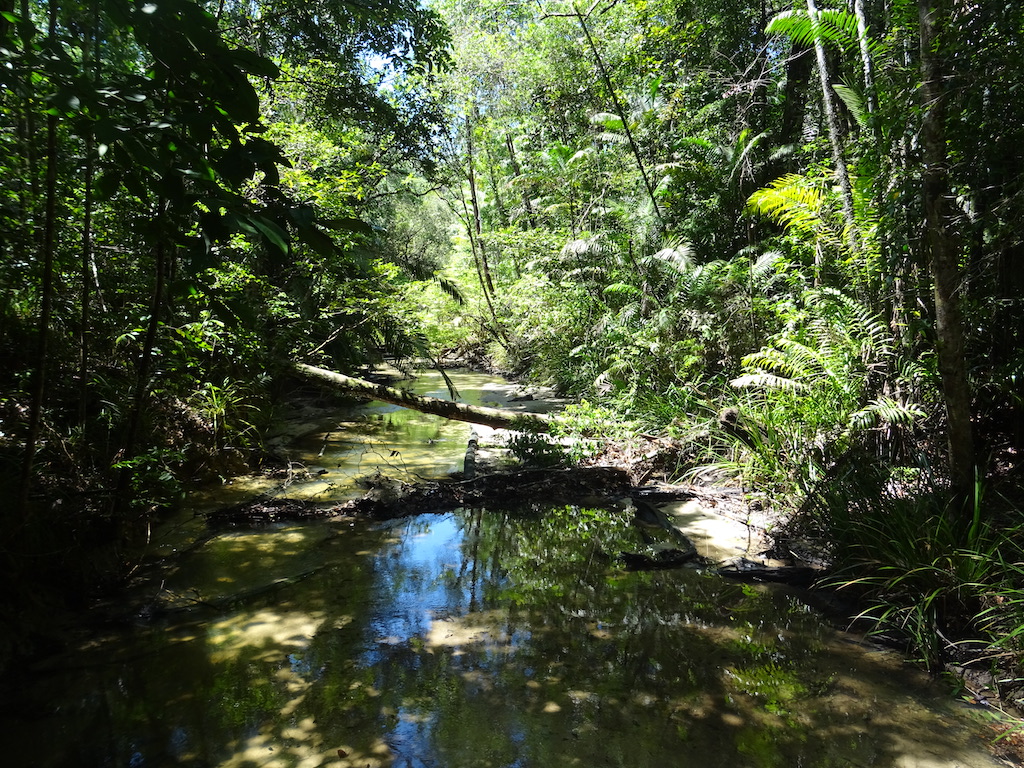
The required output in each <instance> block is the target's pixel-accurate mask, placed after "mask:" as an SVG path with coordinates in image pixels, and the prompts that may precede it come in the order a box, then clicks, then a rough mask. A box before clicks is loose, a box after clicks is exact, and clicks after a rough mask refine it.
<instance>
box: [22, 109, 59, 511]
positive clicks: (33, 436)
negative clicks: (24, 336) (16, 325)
mask: <svg viewBox="0 0 1024 768" xmlns="http://www.w3.org/2000/svg"><path fill="white" fill-rule="evenodd" d="M56 238H57V117H56V116H55V115H49V116H48V117H47V122H46V207H45V212H44V219H43V264H42V270H43V274H42V278H41V283H42V287H41V289H40V290H41V306H40V309H39V322H38V324H37V331H36V332H37V334H38V336H39V340H38V347H37V349H36V359H35V370H34V371H33V373H32V376H33V381H32V404H31V406H30V409H29V419H28V434H27V435H26V437H25V452H24V454H23V457H22V463H21V482H20V484H19V497H18V506H17V510H18V517H19V519H21V520H24V519H26V518H27V517H28V510H29V503H28V500H29V492H30V490H31V487H32V470H33V467H34V465H35V457H36V447H37V445H38V443H39V431H40V427H41V425H42V419H43V405H44V402H45V400H46V366H47V364H48V362H49V357H50V321H51V315H52V314H53V271H54V256H55V251H56Z"/></svg>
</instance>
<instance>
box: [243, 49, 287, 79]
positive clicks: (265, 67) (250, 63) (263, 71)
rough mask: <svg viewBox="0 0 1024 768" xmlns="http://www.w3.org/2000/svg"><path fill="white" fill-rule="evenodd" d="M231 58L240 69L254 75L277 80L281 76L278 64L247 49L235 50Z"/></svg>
mask: <svg viewBox="0 0 1024 768" xmlns="http://www.w3.org/2000/svg"><path fill="white" fill-rule="evenodd" d="M231 58H233V59H234V60H235V64H236V65H237V66H238V68H239V69H241V70H244V71H245V72H248V73H249V74H252V75H258V76H260V77H270V78H274V79H276V78H277V77H279V76H280V74H281V70H280V69H279V68H278V66H277V64H275V63H274V62H272V61H271V60H270V59H268V58H266V57H265V56H260V55H259V54H258V53H256V52H255V51H250V50H249V49H247V48H235V49H234V50H232V51H231Z"/></svg>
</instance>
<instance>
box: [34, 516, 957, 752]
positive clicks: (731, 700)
mask: <svg viewBox="0 0 1024 768" xmlns="http://www.w3.org/2000/svg"><path fill="white" fill-rule="evenodd" d="M630 519H631V514H630V513H628V512H625V511H621V510H608V511H606V510H591V511H587V510H583V511H580V510H576V509H573V508H566V509H558V510H553V511H551V512H549V513H537V514H522V515H513V514H498V513H490V512H486V511H481V510H474V511H467V512H465V513H459V514H457V515H447V516H444V517H430V516H424V517H420V518H416V519H413V520H409V521H404V522H402V523H399V524H396V525H394V526H393V527H392V528H389V529H387V530H385V531H382V532H381V533H379V534H374V535H365V534H364V535H352V536H350V535H348V534H344V535H341V536H337V537H329V538H327V539H322V540H320V539H318V538H317V537H314V539H317V541H318V543H317V542H313V540H312V539H311V540H310V541H311V542H313V543H311V546H316V547H317V548H318V549H317V551H318V552H321V553H322V554H323V557H324V561H323V563H321V567H320V568H319V570H317V571H316V573H315V574H314V575H313V576H311V577H310V578H308V579H305V580H304V581H301V582H298V583H294V584H290V585H288V586H287V587H286V588H284V589H282V590H279V591H277V592H275V593H268V594H266V595H264V596H262V597H260V598H259V599H258V600H255V601H252V602H251V603H250V604H248V605H245V606H240V607H239V608H238V609H237V610H236V611H232V612H229V613H227V614H225V613H224V612H223V611H219V612H215V611H209V610H206V611H197V612H196V613H195V614H194V616H193V618H194V619H195V621H194V623H192V624H191V625H187V626H186V625H182V626H180V627H179V628H178V629H176V630H173V631H166V632H153V633H151V634H150V635H149V636H148V637H146V638H144V639H143V638H137V648H138V649H143V650H142V651H141V652H142V654H143V655H142V657H141V658H132V659H131V660H130V661H125V662H124V663H120V664H110V665H108V666H106V667H102V668H101V672H98V673H97V674H95V675H92V676H90V677H89V678H88V681H87V682H85V683H83V682H81V681H80V682H79V684H81V685H86V686H91V691H92V692H91V693H89V694H83V695H82V697H81V700H82V701H84V702H85V703H84V704H82V706H83V708H91V709H90V714H88V716H83V717H82V718H81V719H80V730H81V733H82V734H83V735H82V737H81V741H80V742H79V743H78V744H77V745H76V749H77V755H78V756H79V757H82V758H83V759H85V760H86V762H89V761H90V760H91V762H92V763H94V764H104V762H111V761H112V762H113V764H122V765H127V764H129V763H130V761H131V760H132V759H133V756H135V755H136V754H138V755H139V756H140V758H139V759H144V760H145V764H146V765H171V764H184V765H219V766H249V765H260V766H268V767H270V766H279V765H280V766H297V765H299V764H300V763H303V762H304V761H305V763H308V764H315V763H317V761H319V762H320V764H324V765H327V764H330V765H336V766H339V765H340V766H346V765H347V766H358V767H359V768H365V766H366V765H371V766H374V768H376V766H382V765H395V766H405V765H414V766H419V765H423V766H445V768H465V767H467V766H513V765H520V766H554V765H569V766H571V765H581V766H605V765H608V766H629V767H630V768H643V766H654V765H659V766H661V765H677V764H687V765H689V764H691V763H697V764H700V765H702V766H709V767H710V766H730V768H731V767H732V766H748V765H749V766H775V765H796V764H803V765H808V766H815V765H818V766H824V765H837V764H850V763H859V764H865V765H867V764H870V765H878V766H885V765H894V764H895V762H896V759H897V756H898V755H899V754H902V752H901V751H900V750H906V749H908V747H907V746H906V745H907V744H910V745H914V744H915V743H916V744H920V743H921V742H922V740H926V741H927V742H929V743H930V744H932V749H934V750H936V751H937V754H940V755H942V754H943V753H945V754H946V755H953V754H955V753H956V752H957V750H958V746H957V744H956V742H955V738H954V737H953V735H952V734H951V732H948V731H944V730H943V725H942V724H941V723H939V721H938V720H937V719H936V718H935V717H934V716H932V715H930V714H928V713H926V712H924V711H923V710H921V709H919V708H915V707H914V706H913V705H912V704H911V703H910V702H909V700H907V699H904V698H902V693H901V692H899V691H894V690H893V685H894V684H893V682H892V681H891V680H890V681H884V680H883V679H882V678H884V677H885V676H886V675H887V674H888V672H887V671H886V670H884V669H880V668H876V667H873V666H872V665H870V664H867V663H864V662H862V661H860V660H858V659H859V658H860V657H859V656H857V655H853V654H851V655H850V656H848V657H842V658H839V657H836V656H835V654H834V652H830V653H831V654H832V655H825V654H823V650H824V647H825V643H826V641H827V638H828V637H829V635H828V632H827V630H825V629H824V628H822V626H821V625H820V623H819V621H818V620H817V619H816V618H815V617H814V616H813V615H812V614H810V613H809V612H808V611H807V610H806V609H805V608H803V607H802V606H801V605H800V604H799V603H798V602H797V601H796V600H794V599H792V598H790V597H787V596H786V595H785V594H784V593H780V592H777V591H768V590H763V589H760V588H756V587H751V586H749V585H743V584H736V583H730V582H725V581H723V580H722V579H720V578H718V577H717V576H714V575H711V574H704V573H700V572H697V571H694V570H682V571H659V572H649V573H630V572H626V571H623V570H622V569H621V568H619V567H618V565H617V564H616V562H615V560H614V556H615V555H616V554H617V553H618V552H619V551H620V550H629V549H632V548H633V547H634V546H635V543H636V538H635V537H636V533H635V531H634V529H633V527H632V525H631V522H630ZM242 542H243V538H242V537H238V540H237V541H236V542H235V543H234V546H235V547H236V548H237V547H238V546H241V543H242ZM289 546H295V542H292V543H291V544H289ZM225 551H226V552H227V551H228V550H225ZM229 554H231V555H232V557H241V556H242V555H243V554H244V553H240V552H235V551H234V550H231V551H230V552H229ZM246 562H251V568H250V570H251V571H253V572H255V571H258V570H259V569H260V568H261V567H262V566H261V565H260V562H261V561H260V560H259V558H256V557H253V558H249V559H247V560H246ZM310 616H315V617H317V618H316V624H315V627H316V628H315V630H314V629H302V627H303V626H304V625H303V623H302V622H301V621H298V619H299V618H304V619H306V624H307V625H308V623H309V622H308V619H309V617H310ZM223 625H231V626H237V629H238V632H239V634H237V635H229V634H225V633H224V631H222V630H217V629H216V627H218V626H223ZM310 635H311V636H310ZM851 670H853V671H852V672H851ZM895 685H899V683H896V684H895ZM44 695H45V694H44ZM875 697H885V698H886V699H887V700H891V701H892V702H893V705H892V706H887V707H884V708H881V709H882V711H878V710H879V709H880V708H879V707H877V706H876V705H874V704H873V703H872V699H873V698H875ZM873 710H875V711H873ZM899 710H903V720H898V719H896V717H895V716H894V715H893V713H894V712H897V711H899ZM844 711H845V712H848V713H849V715H848V716H844V715H843V712H844ZM868 715H869V716H870V717H871V718H872V720H871V722H870V736H868V735H867V734H868V726H867V725H866V723H865V719H864V718H865V716H868ZM44 724H45V723H44ZM909 748H910V749H912V748H914V747H913V746H911V747H909ZM339 749H340V750H342V752H341V753H339V752H338V750H339ZM965 762H968V761H965ZM305 763H304V764H305ZM26 764H27V763H26ZM33 764H39V765H41V766H46V765H48V763H46V762H45V761H34V762H33ZM61 764H62V762H61V761H60V759H57V758H55V759H54V761H51V762H50V763H49V765H54V766H56V765H61ZM63 764H71V763H69V762H67V761H64V763H63Z"/></svg>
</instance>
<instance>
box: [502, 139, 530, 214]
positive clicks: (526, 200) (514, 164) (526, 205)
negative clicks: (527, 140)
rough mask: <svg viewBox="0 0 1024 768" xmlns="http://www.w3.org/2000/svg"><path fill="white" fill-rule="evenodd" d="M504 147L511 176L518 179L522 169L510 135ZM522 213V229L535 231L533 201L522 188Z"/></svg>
mask: <svg viewBox="0 0 1024 768" xmlns="http://www.w3.org/2000/svg"><path fill="white" fill-rule="evenodd" d="M505 146H506V147H508V161H509V163H510V165H511V168H512V176H513V177H514V178H516V179H519V178H520V177H521V176H522V175H523V171H522V169H521V168H520V167H519V160H518V158H516V146H515V144H514V143H513V141H512V134H510V133H506V134H505ZM523 212H524V214H525V216H526V219H525V221H524V222H523V229H524V230H527V231H528V230H529V229H536V227H537V220H536V217H535V216H534V215H533V201H532V200H531V199H530V190H529V189H527V188H526V186H525V185H524V186H523Z"/></svg>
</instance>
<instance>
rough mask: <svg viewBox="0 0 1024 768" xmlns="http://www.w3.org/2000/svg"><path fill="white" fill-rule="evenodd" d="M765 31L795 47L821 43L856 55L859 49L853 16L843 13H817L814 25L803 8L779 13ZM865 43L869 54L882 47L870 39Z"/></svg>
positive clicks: (839, 11) (837, 11)
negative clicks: (782, 37) (795, 44)
mask: <svg viewBox="0 0 1024 768" xmlns="http://www.w3.org/2000/svg"><path fill="white" fill-rule="evenodd" d="M766 31H767V32H768V33H769V34H772V35H785V36H787V37H788V38H789V39H790V40H792V41H793V42H794V43H797V44H799V45H807V46H811V45H814V44H815V43H821V44H822V45H831V46H833V47H835V48H838V49H840V50H842V51H844V52H848V53H853V52H856V51H857V50H858V49H859V46H860V43H859V40H858V31H857V17H856V16H855V15H853V14H852V13H850V12H849V11H844V10H833V9H824V10H820V11H818V21H817V23H815V22H814V21H813V20H812V19H811V17H810V15H809V14H808V13H807V11H805V10H803V9H794V10H790V11H783V12H782V13H779V14H777V15H776V16H775V17H774V18H773V19H772V20H771V21H770V22H769V23H768V27H767V29H766ZM866 42H867V48H868V51H869V52H870V53H871V55H877V54H878V53H880V52H881V51H882V50H883V48H882V45H881V44H880V43H879V42H878V41H876V40H874V39H872V38H871V37H870V36H869V37H868V38H867V39H866Z"/></svg>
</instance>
